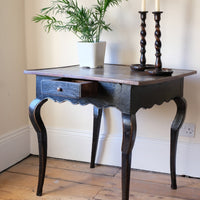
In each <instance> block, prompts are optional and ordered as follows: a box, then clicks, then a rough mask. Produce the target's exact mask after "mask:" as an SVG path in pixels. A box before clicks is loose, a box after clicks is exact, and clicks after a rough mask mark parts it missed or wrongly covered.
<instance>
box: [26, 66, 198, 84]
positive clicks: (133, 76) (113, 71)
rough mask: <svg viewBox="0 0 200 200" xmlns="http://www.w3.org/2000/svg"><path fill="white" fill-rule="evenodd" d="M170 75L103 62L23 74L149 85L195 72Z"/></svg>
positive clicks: (37, 70)
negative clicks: (97, 65)
mask: <svg viewBox="0 0 200 200" xmlns="http://www.w3.org/2000/svg"><path fill="white" fill-rule="evenodd" d="M173 71H174V73H173V74H172V76H152V75H148V74H147V73H146V72H135V71H132V70H131V69H130V67H129V66H127V65H115V64H105V65H104V68H95V69H90V68H80V67H79V65H73V66H66V67H56V68H48V69H36V70H26V71H25V72H24V73H25V74H35V75H41V76H52V77H59V78H61V77H62V78H75V79H82V80H92V81H102V82H111V83H122V84H127V85H149V84H157V83H163V82H167V81H170V80H176V79H179V78H183V77H185V76H189V75H192V74H196V71H194V70H185V69H173Z"/></svg>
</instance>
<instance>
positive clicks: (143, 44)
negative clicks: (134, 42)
mask: <svg viewBox="0 0 200 200" xmlns="http://www.w3.org/2000/svg"><path fill="white" fill-rule="evenodd" d="M139 13H140V19H141V31H140V36H141V40H140V46H141V50H140V53H141V56H140V64H133V65H131V69H133V70H135V71H144V70H145V69H147V68H148V67H152V65H146V56H145V53H146V39H145V38H146V22H145V21H146V16H147V13H148V11H139Z"/></svg>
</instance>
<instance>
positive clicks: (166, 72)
mask: <svg viewBox="0 0 200 200" xmlns="http://www.w3.org/2000/svg"><path fill="white" fill-rule="evenodd" d="M162 13H163V12H161V11H156V12H153V14H154V20H155V23H156V24H155V29H156V30H155V38H156V42H155V49H156V54H155V56H156V62H155V69H154V70H148V71H147V72H148V73H149V74H152V75H157V76H170V75H171V74H172V73H173V71H172V70H171V69H163V68H162V61H161V55H162V54H161V46H162V43H161V40H160V37H161V31H160V20H161V14H162Z"/></svg>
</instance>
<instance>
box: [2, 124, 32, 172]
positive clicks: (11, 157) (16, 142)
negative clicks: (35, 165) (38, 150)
mask: <svg viewBox="0 0 200 200" xmlns="http://www.w3.org/2000/svg"><path fill="white" fill-rule="evenodd" d="M29 154H30V128H29V127H23V128H20V129H18V130H15V131H12V132H9V133H5V134H3V135H1V136H0V172H1V171H3V170H5V169H7V168H8V167H10V166H12V165H14V164H16V163H17V162H19V161H20V160H22V159H24V158H26V157H27V156H28V155H29Z"/></svg>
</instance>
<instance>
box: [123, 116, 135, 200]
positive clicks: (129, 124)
mask: <svg viewBox="0 0 200 200" xmlns="http://www.w3.org/2000/svg"><path fill="white" fill-rule="evenodd" d="M122 121H123V141H122V200H128V199H129V188H130V173H131V156H132V149H133V146H134V143H135V138H136V116H135V115H128V114H122Z"/></svg>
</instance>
